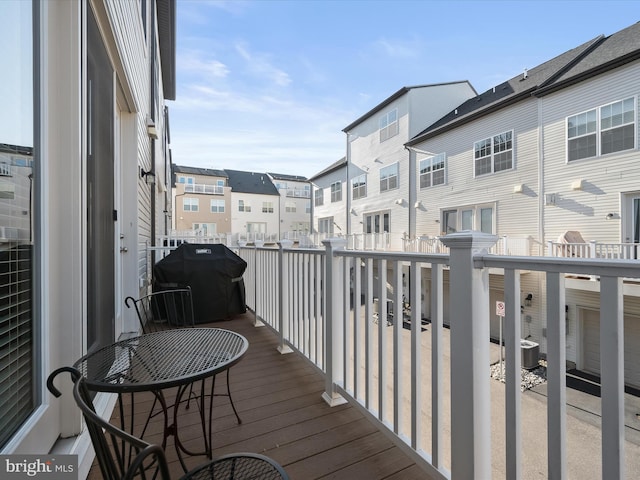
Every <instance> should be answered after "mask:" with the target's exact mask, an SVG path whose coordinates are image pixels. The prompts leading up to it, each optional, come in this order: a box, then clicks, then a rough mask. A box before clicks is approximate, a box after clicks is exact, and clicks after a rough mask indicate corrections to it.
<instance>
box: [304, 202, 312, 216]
mask: <svg viewBox="0 0 640 480" xmlns="http://www.w3.org/2000/svg"><path fill="white" fill-rule="evenodd" d="M304 211H305V212H306V213H311V200H307V202H306V204H305V210H304Z"/></svg>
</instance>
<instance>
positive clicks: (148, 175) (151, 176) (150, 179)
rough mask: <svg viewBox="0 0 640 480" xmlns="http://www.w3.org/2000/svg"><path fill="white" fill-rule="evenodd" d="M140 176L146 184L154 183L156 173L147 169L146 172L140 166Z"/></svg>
mask: <svg viewBox="0 0 640 480" xmlns="http://www.w3.org/2000/svg"><path fill="white" fill-rule="evenodd" d="M140 178H144V181H145V182H146V184H147V185H155V184H156V174H155V173H154V172H152V171H151V170H149V171H148V172H146V171H145V170H144V168H142V167H141V168H140Z"/></svg>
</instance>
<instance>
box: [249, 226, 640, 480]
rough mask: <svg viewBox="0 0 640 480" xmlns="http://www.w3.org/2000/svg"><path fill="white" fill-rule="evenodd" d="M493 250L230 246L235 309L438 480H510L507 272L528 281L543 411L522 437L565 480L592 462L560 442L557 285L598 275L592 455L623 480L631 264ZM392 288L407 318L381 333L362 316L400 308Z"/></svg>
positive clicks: (512, 418)
mask: <svg viewBox="0 0 640 480" xmlns="http://www.w3.org/2000/svg"><path fill="white" fill-rule="evenodd" d="M498 240H499V239H498V238H497V237H495V236H491V235H485V234H481V233H477V232H460V233H456V234H452V235H449V236H446V237H443V238H440V239H439V241H440V242H441V243H442V244H443V246H445V247H446V248H447V249H448V250H449V252H450V253H449V254H438V253H429V254H423V253H407V252H378V251H364V250H347V249H345V247H346V243H347V242H346V239H338V238H334V239H328V240H325V241H324V242H323V243H324V247H325V248H324V249H293V248H291V242H287V241H283V242H281V244H280V245H279V249H273V248H260V247H254V248H240V249H238V252H239V254H240V255H241V256H242V257H243V258H244V259H245V260H246V261H247V265H248V267H247V271H246V273H245V285H246V289H247V292H246V293H247V295H246V298H247V305H248V306H249V307H250V308H251V309H252V310H253V311H254V312H255V314H256V320H257V321H258V320H260V321H262V322H263V323H265V324H267V325H269V326H270V327H271V328H273V329H274V330H275V331H276V332H277V334H278V335H279V349H280V351H282V352H287V351H290V349H295V350H297V351H299V352H300V353H301V354H302V355H304V356H305V357H307V358H308V359H309V360H310V361H311V362H313V363H314V364H315V365H316V366H317V367H318V368H320V369H321V370H322V371H323V372H324V373H325V375H326V389H325V392H324V394H323V397H324V398H325V400H326V401H327V402H328V403H329V404H331V405H335V404H339V403H341V402H344V401H345V399H346V400H348V401H350V402H352V403H353V404H355V405H357V406H359V407H360V408H361V409H362V410H363V411H364V412H365V414H366V415H367V416H368V417H369V418H370V419H371V420H372V421H374V422H376V423H377V424H378V425H379V427H380V428H381V429H384V430H386V431H387V433H388V434H389V435H390V436H392V437H395V439H396V442H397V443H398V444H399V445H401V446H402V448H403V449H404V450H405V451H406V452H408V453H409V454H410V455H412V457H413V458H414V459H415V460H416V461H417V462H418V463H419V464H420V465H421V466H422V467H423V468H424V469H425V470H426V471H427V472H428V473H429V474H430V475H431V476H432V477H433V478H439V479H450V478H454V479H456V480H457V479H488V478H491V477H492V473H493V472H494V471H495V469H499V470H500V469H501V471H502V474H503V476H504V478H508V479H514V480H517V479H520V478H522V477H523V476H524V474H523V472H525V471H528V470H527V469H528V468H529V466H527V465H525V464H524V462H525V460H531V459H530V458H528V457H527V455H525V454H523V451H524V450H525V449H524V448H523V445H524V441H525V432H523V428H522V423H523V422H522V416H523V414H522V409H521V402H522V394H521V390H520V386H521V368H520V367H521V357H520V354H521V352H520V348H521V347H520V345H521V344H520V339H521V332H520V328H521V326H520V308H521V307H520V303H521V302H520V296H521V294H520V291H521V289H520V271H521V270H526V271H538V272H541V274H542V275H543V278H544V282H545V283H546V292H547V293H546V303H545V304H546V324H547V330H546V348H547V353H546V354H547V357H546V360H547V382H548V385H547V394H548V397H547V399H546V407H545V404H544V403H540V404H539V407H537V408H538V409H545V408H546V412H544V411H543V412H541V413H538V414H539V415H540V418H541V420H542V422H541V423H540V424H539V425H537V426H536V432H526V435H531V434H537V435H543V436H544V439H543V440H542V441H541V442H540V443H541V444H542V445H545V444H546V446H547V452H546V457H545V456H544V455H543V456H542V458H544V459H546V468H544V470H546V474H547V477H548V478H557V479H566V478H570V477H571V474H570V468H571V466H572V465H575V462H578V463H584V462H586V461H590V460H591V456H593V455H591V454H589V455H586V454H585V455H583V450H582V449H583V445H581V444H578V445H576V444H569V442H568V433H567V405H566V397H565V396H566V375H565V368H566V362H565V360H566V348H567V343H566V324H565V284H564V282H565V275H564V274H565V273H569V272H570V273H575V274H581V275H583V274H586V275H599V276H600V279H601V280H600V310H601V311H603V312H607V316H606V317H603V320H602V322H601V327H600V328H601V343H600V349H601V365H600V368H601V376H602V380H601V381H602V384H601V391H602V403H601V410H602V421H601V437H602V440H601V448H600V455H599V456H598V457H599V461H600V463H599V465H600V468H601V477H602V478H607V479H608V478H623V477H624V470H625V446H626V442H625V423H624V373H623V372H624V357H623V345H624V329H623V310H624V306H623V298H624V297H623V295H622V279H623V278H624V277H632V276H634V275H632V273H636V275H637V264H636V263H635V262H628V261H623V260H607V259H592V258H550V257H539V256H538V257H528V256H504V255H493V254H488V251H489V250H490V249H491V248H493V247H494V245H495V244H496V243H497V242H498ZM444 265H449V268H450V271H449V291H450V292H451V294H450V298H451V300H450V303H449V305H448V312H449V317H450V319H451V320H450V323H451V329H450V331H448V335H449V337H447V336H445V335H444V332H445V330H444V328H443V310H444V298H445V297H444V295H443V285H444V281H443V278H444V271H443V270H444V269H443V266H444ZM489 268H491V269H492V270H493V269H501V270H502V271H503V274H504V299H505V307H506V308H505V318H504V326H505V327H504V337H503V338H504V341H505V352H506V357H505V365H506V385H505V388H504V393H503V394H502V395H504V397H503V398H504V400H503V402H502V403H501V404H504V411H501V412H497V413H495V412H493V413H492V408H495V407H494V404H495V402H493V403H492V401H491V396H490V389H491V386H490V382H492V381H493V380H491V378H490V375H489V362H490V360H489V342H488V339H489V330H490V328H489V324H490V318H489V317H490V314H489V312H490V309H489V295H490V291H489V285H490V283H489V281H488V275H489ZM405 288H408V301H409V305H410V313H408V318H407V319H406V320H407V321H406V322H405V321H403V322H400V321H395V319H393V321H392V322H389V324H390V325H391V326H387V325H388V322H387V320H390V319H389V318H388V317H387V311H386V309H378V311H375V305H376V303H377V304H378V305H385V304H387V300H391V301H393V303H394V304H395V305H402V303H401V302H403V298H402V296H403V289H405ZM423 295H428V296H429V304H430V311H429V312H424V315H423V312H422V311H421V308H422V296H423ZM374 313H376V314H377V315H376V317H375V318H377V321H373V319H374ZM425 315H428V316H429V319H430V323H429V324H428V325H427V326H428V328H427V329H426V331H424V330H425V329H424V328H422V318H423V316H425ZM604 318H606V321H605V320H604ZM407 324H408V325H410V327H409V329H407V328H406V327H407ZM403 327H404V328H403ZM446 338H449V340H448V342H449V343H448V344H447V343H446V342H445V339H446ZM425 342H429V344H430V351H427V350H426V347H425ZM447 355H449V357H447ZM447 358H449V359H450V360H447ZM449 371H450V374H449V373H448V372H449ZM445 372H446V373H447V375H446V376H445ZM492 415H493V420H492ZM496 418H501V419H502V421H501V422H500V423H502V422H503V423H504V426H503V427H502V426H501V427H500V428H498V430H500V429H503V430H501V431H502V432H503V435H498V438H500V439H501V442H497V441H496V440H495V438H496V437H495V435H494V436H493V437H492V429H493V430H494V434H495V430H496V428H497V426H496V425H492V422H494V421H495V419H496ZM545 420H546V428H545V423H544V422H545ZM579 440H580V439H579V438H578V443H580V442H579ZM447 445H448V446H450V448H445V447H446V446H447ZM569 449H577V450H575V451H570V450H569ZM492 451H494V452H495V451H501V452H503V455H502V456H501V458H502V460H498V461H497V464H498V465H495V464H492ZM587 457H589V458H587ZM535 461H539V460H538V459H536V460H535ZM536 468H537V467H536Z"/></svg>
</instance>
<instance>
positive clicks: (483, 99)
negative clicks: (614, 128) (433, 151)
mask: <svg viewBox="0 0 640 480" xmlns="http://www.w3.org/2000/svg"><path fill="white" fill-rule="evenodd" d="M603 38H604V37H603V36H602V35H600V36H599V37H596V38H594V39H592V40H589V41H588V42H586V43H583V44H582V45H580V46H578V47H576V48H574V49H572V50H569V51H567V52H565V53H563V54H561V55H558V56H557V57H555V58H552V59H551V60H549V61H547V62H544V63H542V64H541V65H538V66H537V67H535V68H532V69H530V70H525V71H524V72H523V73H521V74H519V75H517V76H515V77H513V78H511V79H510V80H507V81H506V82H503V83H501V84H500V85H497V86H495V87H493V88H491V89H489V90H487V91H486V92H484V93H482V94H480V95H477V96H475V97H473V98H470V99H469V100H467V101H466V102H464V103H462V105H459V106H458V107H457V108H455V109H454V110H452V111H451V112H449V113H448V114H447V115H445V116H444V117H442V118H441V119H440V120H438V121H437V122H435V123H433V124H432V125H430V126H429V127H427V128H426V129H425V130H423V131H422V132H420V133H419V134H418V135H416V136H415V137H413V138H412V139H411V140H409V141H408V142H407V145H409V146H411V145H415V144H416V143H419V142H421V141H423V140H426V139H427V138H430V137H433V136H435V135H439V134H441V133H443V132H446V131H447V130H451V129H453V128H455V127H458V126H460V125H463V124H465V123H467V122H470V121H472V120H475V119H477V118H478V117H481V116H483V115H487V114H489V113H491V112H494V111H496V110H499V109H501V108H504V107H506V106H507V105H511V104H513V103H515V102H518V101H520V100H522V99H524V98H529V97H530V96H531V95H532V93H533V92H534V91H535V90H536V89H538V88H540V87H544V86H545V85H548V84H549V83H552V82H554V81H555V80H556V79H557V78H558V77H559V76H560V75H562V74H563V73H564V72H566V71H567V70H568V69H570V68H571V67H572V66H573V65H575V64H576V63H577V62H579V61H580V60H581V59H582V58H583V57H584V56H585V55H587V54H588V53H589V52H590V51H591V50H593V49H594V48H595V47H596V46H597V45H598V44H599V42H601V41H602V39H603Z"/></svg>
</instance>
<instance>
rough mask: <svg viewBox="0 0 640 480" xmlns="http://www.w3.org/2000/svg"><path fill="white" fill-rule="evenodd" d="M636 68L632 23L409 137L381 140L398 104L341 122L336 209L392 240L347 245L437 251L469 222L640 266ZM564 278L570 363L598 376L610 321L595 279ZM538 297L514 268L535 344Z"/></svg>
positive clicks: (516, 240)
mask: <svg viewBox="0 0 640 480" xmlns="http://www.w3.org/2000/svg"><path fill="white" fill-rule="evenodd" d="M639 69H640V24H634V25H632V26H630V27H628V28H626V29H624V30H622V31H620V32H617V33H615V34H613V35H610V36H603V35H601V36H598V37H595V38H593V39H591V40H589V41H587V42H585V43H584V44H582V45H579V46H577V47H576V48H574V49H572V50H570V51H567V52H564V53H562V54H561V55H559V56H557V57H555V58H553V59H551V60H549V61H547V62H545V63H543V64H541V65H539V66H536V67H534V68H530V69H526V70H524V71H523V72H521V73H519V74H518V75H516V76H515V77H513V78H511V79H509V80H507V81H505V82H503V83H501V84H499V85H496V86H495V87H493V88H491V89H489V90H488V91H486V92H484V93H482V94H479V95H473V96H470V97H469V98H467V99H464V101H462V102H460V103H458V104H457V105H456V106H455V107H453V108H451V109H450V110H449V111H448V112H446V113H445V114H444V115H441V117H440V118H438V119H437V120H435V121H434V122H433V123H431V124H430V125H429V126H428V127H427V128H425V129H424V130H421V131H419V132H417V133H416V132H407V133H408V134H410V136H409V139H408V140H407V141H403V142H399V143H398V145H394V146H393V147H391V144H390V143H389V144H388V145H389V146H390V147H391V148H390V150H386V148H387V145H385V143H387V142H388V141H389V130H388V122H387V121H385V120H384V115H386V114H387V113H388V112H393V111H394V110H395V104H394V103H393V102H387V104H386V105H385V103H383V104H381V105H382V107H381V108H377V109H374V110H373V112H374V113H375V115H374V114H372V115H371V117H375V116H378V117H379V118H380V121H379V122H378V123H377V124H374V123H373V122H372V119H371V118H368V120H367V121H368V122H369V123H368V125H369V127H368V128H369V129H368V130H365V131H366V132H368V135H363V134H362V130H361V129H362V126H363V125H364V124H365V123H366V121H363V120H360V119H359V120H358V121H356V122H354V124H352V125H349V126H348V127H347V128H345V132H346V133H347V138H348V143H347V157H346V158H347V165H346V166H345V169H346V170H347V171H348V172H349V174H348V175H347V176H345V178H347V177H348V178H349V179H350V180H351V188H350V194H351V198H347V199H346V200H347V201H346V202H345V212H346V214H347V217H348V218H349V219H350V220H351V221H352V222H353V223H354V225H353V227H352V228H351V231H352V232H357V231H359V230H360V229H362V231H363V234H370V233H372V234H375V233H377V232H379V231H385V232H387V231H388V232H389V234H390V239H389V242H388V243H386V244H380V243H376V242H373V241H372V242H371V243H370V244H367V243H366V242H361V245H354V247H356V248H363V247H365V248H389V249H395V250H399V249H405V250H412V251H424V252H445V251H446V248H445V247H444V246H443V244H442V243H441V242H440V241H439V238H440V237H442V236H444V235H447V234H449V233H454V232H459V231H462V230H477V231H482V232H485V233H490V234H494V235H496V236H498V238H499V242H498V244H497V246H496V247H495V248H494V249H493V250H492V253H497V254H503V255H527V256H528V255H560V256H589V257H600V258H626V259H629V260H631V261H636V260H637V248H638V240H639V239H640V237H639V236H638V231H640V230H639V229H638V225H639V224H640V217H639V216H638V215H639V213H638V212H640V208H638V205H639V202H640V200H639V199H638V197H639V194H640V190H639V187H638V179H639V178H640V175H639V174H640V171H639V168H640V167H639V163H638V160H640V157H639V153H638V134H639V129H638V108H639V106H638V105H639V104H638V98H639V95H640V91H639V88H640V83H639V82H638V81H637V79H638V78H640V77H639V76H638V73H640V72H639ZM399 111H400V110H399ZM410 113H412V112H409V115H408V116H409V117H410V116H411V115H410ZM380 115H382V116H380ZM391 118H395V113H392V114H391ZM399 118H400V117H399ZM405 122H409V119H406V120H405ZM395 128H396V127H394V130H393V131H394V132H395ZM402 129H403V124H402V122H400V123H399V126H398V131H402ZM376 136H377V138H374V137H376ZM405 147H406V148H405ZM396 159H397V160H396ZM396 161H397V165H398V167H397V170H396V167H395V164H396ZM396 172H397V173H396ZM330 180H331V179H330V178H329V173H328V172H321V173H320V174H318V175H316V176H314V177H313V181H314V183H315V184H321V183H322V182H324V183H327V182H329V181H330ZM378 183H379V184H378ZM325 188H326V187H325ZM365 192H366V193H365ZM317 212H318V210H314V225H318V220H319V217H318V215H317ZM320 212H322V210H320ZM322 214H323V215H325V213H322ZM356 222H357V223H356ZM360 222H362V227H360V226H359V225H358V224H359V223H360ZM316 228H318V227H316ZM405 232H406V233H405ZM403 237H404V239H405V241H404V242H402V241H401V239H402V238H403ZM444 275H445V285H444V322H445V324H448V325H450V324H451V322H454V321H455V319H453V318H451V317H450V315H449V305H450V302H452V301H455V295H456V292H452V291H449V288H448V272H447V271H445V272H444ZM405 276H406V275H405ZM638 276H639V277H640V270H639V275H638ZM422 280H423V285H425V286H426V287H425V289H424V291H423V292H422V295H421V296H422V300H421V302H422V305H421V307H422V312H423V315H424V316H425V317H429V315H430V305H429V302H430V292H429V288H430V287H429V282H430V272H429V270H428V269H426V268H425V269H423V271H422ZM489 281H490V301H489V308H490V316H491V319H490V323H491V327H490V332H491V337H492V338H493V339H494V340H498V341H499V339H500V335H501V321H502V317H501V315H500V312H499V310H498V308H497V306H498V304H499V303H500V302H502V301H503V300H504V286H503V282H504V279H503V276H502V273H501V272H499V271H496V272H492V273H491V274H490V276H489ZM564 281H565V282H566V286H567V290H566V292H567V293H566V298H565V303H566V305H565V312H566V319H565V322H566V335H567V344H566V359H567V361H568V365H569V367H573V366H575V367H576V368H578V369H580V370H583V371H587V372H589V373H593V374H595V375H598V374H599V322H600V321H605V320H606V318H607V312H600V310H599V308H600V307H599V301H600V294H599V289H600V283H599V281H598V279H597V278H594V277H588V278H587V277H584V278H582V277H580V276H579V275H570V276H568V277H567V278H565V279H564ZM638 287H639V285H638V282H637V280H633V279H627V280H625V282H624V285H623V292H624V302H623V303H624V314H625V322H624V338H625V382H626V383H627V384H628V385H632V386H635V387H638V386H640V368H638V366H637V365H639V364H640V363H639V361H640V356H639V355H640V309H639V300H640V297H639V295H640V291H639V290H638ZM404 288H407V285H406V283H405V284H404ZM547 293H548V292H547V290H546V283H545V281H544V278H543V276H541V275H540V274H537V273H534V272H527V271H521V302H522V308H521V313H522V315H521V322H522V323H521V331H522V335H523V337H526V338H528V339H531V340H533V341H535V342H539V344H540V348H541V351H542V352H545V351H546V331H547V323H546V316H547V313H546V308H547Z"/></svg>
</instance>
